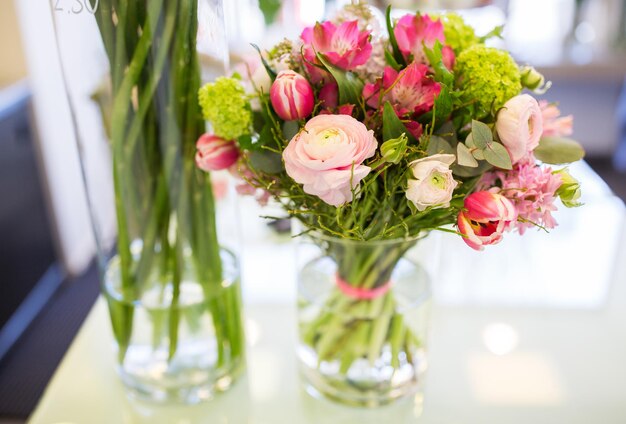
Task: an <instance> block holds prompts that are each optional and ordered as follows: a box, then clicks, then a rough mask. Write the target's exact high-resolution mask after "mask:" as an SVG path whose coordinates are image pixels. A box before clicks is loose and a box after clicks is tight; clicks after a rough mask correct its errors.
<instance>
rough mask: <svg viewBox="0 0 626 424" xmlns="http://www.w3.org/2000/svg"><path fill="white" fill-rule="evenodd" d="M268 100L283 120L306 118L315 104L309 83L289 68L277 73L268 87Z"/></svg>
mask: <svg viewBox="0 0 626 424" xmlns="http://www.w3.org/2000/svg"><path fill="white" fill-rule="evenodd" d="M270 101H271V102H272V106H273V107H274V110H275V111H276V113H277V114H278V116H280V117H281V119H284V120H285V121H293V120H296V119H303V118H306V117H307V116H309V115H310V114H311V112H313V107H314V106H315V98H314V95H313V88H312V87H311V84H309V82H308V81H307V80H306V78H304V77H303V76H302V75H300V74H298V73H297V72H294V71H292V70H290V69H287V70H285V71H280V72H279V73H278V76H277V77H276V80H275V81H274V83H273V84H272V88H270Z"/></svg>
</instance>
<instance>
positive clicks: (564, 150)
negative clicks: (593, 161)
mask: <svg viewBox="0 0 626 424" xmlns="http://www.w3.org/2000/svg"><path fill="white" fill-rule="evenodd" d="M534 153H535V157H536V158H537V159H539V160H540V161H542V162H545V163H550V164H561V163H571V162H576V161H577V160H580V159H582V158H583V157H585V150H584V149H583V147H582V146H581V145H580V144H578V142H577V141H575V140H572V139H571V138H564V137H543V138H542V139H541V140H540V141H539V146H538V147H537V148H536V149H535V150H534Z"/></svg>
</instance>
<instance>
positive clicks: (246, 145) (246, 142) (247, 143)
mask: <svg viewBox="0 0 626 424" xmlns="http://www.w3.org/2000/svg"><path fill="white" fill-rule="evenodd" d="M237 144H238V145H239V148H240V149H241V150H251V149H253V141H252V136H251V135H250V134H244V135H242V136H240V137H239V138H238V139H237Z"/></svg>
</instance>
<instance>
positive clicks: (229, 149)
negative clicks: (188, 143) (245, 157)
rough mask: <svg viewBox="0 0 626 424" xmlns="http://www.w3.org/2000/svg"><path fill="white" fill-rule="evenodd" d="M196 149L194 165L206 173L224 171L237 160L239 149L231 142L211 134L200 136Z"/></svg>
mask: <svg viewBox="0 0 626 424" xmlns="http://www.w3.org/2000/svg"><path fill="white" fill-rule="evenodd" d="M196 149H197V152H196V165H198V168H200V169H202V170H204V171H207V172H210V171H220V170H222V169H226V168H228V167H230V166H231V165H232V164H234V163H235V162H236V161H237V159H238V158H239V149H238V148H237V144H236V143H235V142H234V141H233V140H224V139H223V138H221V137H218V136H216V135H213V134H203V135H201V136H200V138H199V139H198V141H197V142H196Z"/></svg>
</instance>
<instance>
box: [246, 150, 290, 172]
mask: <svg viewBox="0 0 626 424" xmlns="http://www.w3.org/2000/svg"><path fill="white" fill-rule="evenodd" d="M249 158H250V165H252V167H253V168H254V169H255V170H257V171H261V172H265V173H267V174H278V173H279V172H282V171H283V170H284V167H283V161H282V158H281V156H280V155H279V154H278V153H275V152H270V151H269V150H252V151H251V152H250V156H249Z"/></svg>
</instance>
